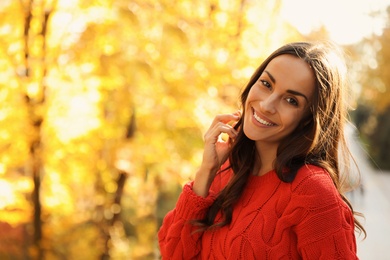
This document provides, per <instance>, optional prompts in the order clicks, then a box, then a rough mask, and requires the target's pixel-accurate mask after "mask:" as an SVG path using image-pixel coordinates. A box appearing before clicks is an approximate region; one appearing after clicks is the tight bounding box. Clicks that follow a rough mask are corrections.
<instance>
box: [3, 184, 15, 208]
mask: <svg viewBox="0 0 390 260" xmlns="http://www.w3.org/2000/svg"><path fill="white" fill-rule="evenodd" d="M15 203H16V197H15V192H14V190H13V188H12V184H11V183H10V182H9V181H6V180H0V209H4V208H6V207H7V206H8V205H13V204H15Z"/></svg>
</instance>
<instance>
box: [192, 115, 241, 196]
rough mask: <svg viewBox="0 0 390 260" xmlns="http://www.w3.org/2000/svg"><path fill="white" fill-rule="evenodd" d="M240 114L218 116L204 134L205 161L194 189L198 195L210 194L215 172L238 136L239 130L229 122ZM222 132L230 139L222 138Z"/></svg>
mask: <svg viewBox="0 0 390 260" xmlns="http://www.w3.org/2000/svg"><path fill="white" fill-rule="evenodd" d="M240 116H241V114H240V112H236V113H233V114H224V115H218V116H216V117H215V118H214V120H213V122H212V124H211V126H210V128H209V129H208V130H207V132H206V134H205V135H204V142H205V146H204V151H203V161H202V164H201V166H200V168H199V170H198V172H197V173H196V176H195V180H194V185H193V190H194V192H195V193H196V194H197V195H199V196H203V197H206V196H207V195H208V192H209V188H210V185H211V183H212V181H213V180H214V177H215V174H216V173H217V171H218V170H219V168H220V167H221V165H222V164H223V163H224V162H225V161H226V159H227V157H228V151H229V149H230V145H231V142H232V140H234V139H235V138H236V136H237V131H236V130H235V129H234V128H233V126H232V125H230V124H229V123H230V122H232V121H233V122H237V121H238V120H239V119H240ZM221 134H227V135H228V136H229V138H228V140H227V141H224V140H222V138H221Z"/></svg>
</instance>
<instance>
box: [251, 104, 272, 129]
mask: <svg viewBox="0 0 390 260" xmlns="http://www.w3.org/2000/svg"><path fill="white" fill-rule="evenodd" d="M252 111H253V117H254V118H255V119H256V121H257V122H259V123H260V124H262V125H265V126H276V124H274V123H272V122H269V121H267V120H265V119H263V118H261V117H259V116H258V115H257V114H256V111H255V110H254V108H252Z"/></svg>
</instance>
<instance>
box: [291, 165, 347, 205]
mask: <svg viewBox="0 0 390 260" xmlns="http://www.w3.org/2000/svg"><path fill="white" fill-rule="evenodd" d="M291 188H292V192H293V194H295V195H297V196H303V198H304V199H305V200H306V202H308V203H310V202H313V203H316V204H322V203H325V204H328V203H335V202H336V201H338V200H339V199H340V198H339V192H338V190H337V188H336V186H335V184H334V183H333V180H332V178H331V177H330V174H329V173H328V171H327V170H325V169H324V168H321V167H318V166H314V165H310V164H308V165H304V166H302V167H301V168H300V169H299V170H298V173H297V175H296V177H295V179H294V181H293V182H292V187H291Z"/></svg>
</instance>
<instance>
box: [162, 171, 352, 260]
mask: <svg viewBox="0 0 390 260" xmlns="http://www.w3.org/2000/svg"><path fill="white" fill-rule="evenodd" d="M231 176H232V172H231V171H225V172H223V173H221V174H218V175H217V177H216V178H215V180H214V182H213V184H212V186H211V188H210V192H209V195H208V196H207V197H206V198H203V197H200V196H197V195H196V194H195V193H194V192H193V191H192V183H188V184H186V185H185V186H184V188H183V192H182V193H181V195H180V197H179V199H178V201H177V204H176V208H175V209H173V210H172V211H170V212H169V213H168V214H167V215H166V217H165V219H164V222H163V225H162V226H161V228H160V230H159V232H158V238H159V244H160V251H161V255H162V258H163V259H164V260H166V259H185V260H187V259H207V260H208V259H234V260H236V259H245V260H248V259H271V260H272V259H316V260H317V259H332V260H334V259H357V256H356V241H355V235H354V219H353V215H352V212H351V210H350V209H349V207H348V206H347V205H346V204H345V203H344V201H343V200H342V198H341V197H340V195H339V193H338V191H337V190H336V188H335V186H334V184H333V182H332V179H331V178H330V176H329V173H328V172H327V171H325V170H324V169H322V168H319V167H316V166H313V165H307V166H304V167H302V168H301V169H300V170H299V171H298V173H297V176H296V178H295V180H294V181H293V182H292V183H284V182H282V181H280V180H279V178H278V177H277V175H276V173H275V171H271V172H269V173H267V174H265V175H263V176H251V177H250V179H249V182H248V185H247V186H246V188H245V190H244V191H243V194H242V196H241V198H240V199H239V201H238V202H237V204H236V205H235V206H234V210H233V217H232V222H231V223H230V224H229V225H227V226H224V227H222V228H216V229H213V230H207V231H205V232H197V233H193V231H195V230H196V229H197V228H196V227H194V226H193V225H192V224H191V223H189V221H190V220H194V219H202V218H203V217H204V216H205V214H206V212H207V209H208V207H209V206H210V205H211V204H212V202H213V201H214V199H215V198H216V195H217V193H218V192H219V191H220V190H221V189H222V188H223V187H224V186H225V185H226V183H227V182H228V180H229V179H230V177H231ZM218 218H220V215H217V218H216V221H218Z"/></svg>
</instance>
